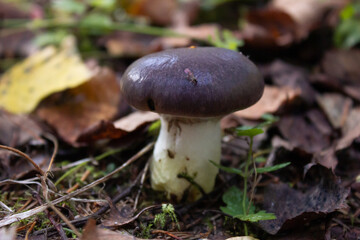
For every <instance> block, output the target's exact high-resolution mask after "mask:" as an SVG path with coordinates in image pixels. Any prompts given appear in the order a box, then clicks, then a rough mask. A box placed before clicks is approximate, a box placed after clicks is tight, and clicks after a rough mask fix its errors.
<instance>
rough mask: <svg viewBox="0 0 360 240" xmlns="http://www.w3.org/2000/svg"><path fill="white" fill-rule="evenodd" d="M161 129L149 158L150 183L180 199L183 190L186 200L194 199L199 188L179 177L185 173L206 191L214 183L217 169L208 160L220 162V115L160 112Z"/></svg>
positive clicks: (209, 189) (211, 187) (197, 196)
mask: <svg viewBox="0 0 360 240" xmlns="http://www.w3.org/2000/svg"><path fill="white" fill-rule="evenodd" d="M160 119H161V129H160V134H159V137H158V139H157V141H156V144H155V148H154V154H153V159H152V161H151V165H150V167H151V185H152V187H153V189H155V190H161V191H165V192H166V193H167V196H168V197H170V196H171V195H175V196H176V198H177V200H180V199H182V196H183V194H184V192H185V190H187V191H188V200H190V201H191V200H196V199H197V198H199V197H200V196H201V193H200V191H199V190H198V189H197V188H196V187H195V186H191V184H190V183H189V181H187V180H185V179H183V178H179V177H178V175H179V174H180V173H185V174H187V175H188V176H190V177H191V178H193V180H194V181H195V182H196V183H197V184H198V185H199V186H200V187H202V189H203V190H204V191H205V192H206V193H208V192H210V191H211V190H212V189H213V187H214V184H215V178H216V175H217V173H218V168H217V167H215V166H214V165H213V164H211V163H210V161H209V160H212V161H214V162H216V163H219V162H220V157H221V129H220V118H183V117H174V116H170V115H160Z"/></svg>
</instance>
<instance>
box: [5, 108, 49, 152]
mask: <svg viewBox="0 0 360 240" xmlns="http://www.w3.org/2000/svg"><path fill="white" fill-rule="evenodd" d="M41 133H42V129H41V128H40V126H39V125H38V124H37V123H36V122H35V121H34V120H32V119H31V118H30V116H28V115H14V114H11V113H8V112H6V111H4V110H0V142H1V143H2V144H3V145H7V146H13V147H16V146H22V145H23V144H25V143H27V142H29V141H30V140H34V141H37V142H38V143H44V142H43V140H42V138H41V137H40V135H41Z"/></svg>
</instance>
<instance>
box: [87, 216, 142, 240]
mask: <svg viewBox="0 0 360 240" xmlns="http://www.w3.org/2000/svg"><path fill="white" fill-rule="evenodd" d="M81 240H142V239H141V238H136V237H134V236H131V235H130V234H128V233H126V232H119V231H111V230H108V229H105V228H100V227H98V226H96V221H95V220H94V219H90V220H88V222H87V223H86V226H85V228H84V232H83V235H82V237H81Z"/></svg>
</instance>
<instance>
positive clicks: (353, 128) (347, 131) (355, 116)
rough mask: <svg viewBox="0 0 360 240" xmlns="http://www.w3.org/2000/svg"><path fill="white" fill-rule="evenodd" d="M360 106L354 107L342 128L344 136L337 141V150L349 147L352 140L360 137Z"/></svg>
mask: <svg viewBox="0 0 360 240" xmlns="http://www.w3.org/2000/svg"><path fill="white" fill-rule="evenodd" d="M359 123H360V107H356V108H353V109H352V110H351V111H350V114H349V116H348V118H347V121H346V123H345V125H344V127H343V128H342V132H343V137H342V138H341V139H340V140H339V141H338V142H337V144H336V150H341V149H344V148H347V147H349V146H350V145H351V144H352V142H353V141H354V140H355V139H356V138H358V137H360V124H359Z"/></svg>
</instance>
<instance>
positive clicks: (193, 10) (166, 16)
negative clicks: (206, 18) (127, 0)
mask: <svg viewBox="0 0 360 240" xmlns="http://www.w3.org/2000/svg"><path fill="white" fill-rule="evenodd" d="M198 8H199V6H198V3H197V1H194V0H191V1H183V2H179V1H176V0H167V1H163V0H138V1H133V3H132V4H129V5H128V6H127V7H125V9H127V11H128V12H129V13H130V14H132V15H135V16H143V17H145V18H147V19H148V20H149V21H150V22H152V23H155V24H157V25H163V26H166V25H167V26H169V25H172V24H174V23H175V22H176V20H177V19H176V18H177V16H178V15H179V13H180V14H183V15H185V16H186V19H187V21H188V22H191V21H193V20H194V19H195V18H196V16H197V12H198Z"/></svg>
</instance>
